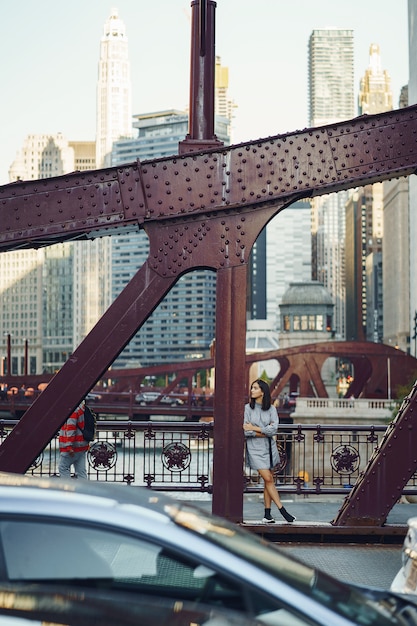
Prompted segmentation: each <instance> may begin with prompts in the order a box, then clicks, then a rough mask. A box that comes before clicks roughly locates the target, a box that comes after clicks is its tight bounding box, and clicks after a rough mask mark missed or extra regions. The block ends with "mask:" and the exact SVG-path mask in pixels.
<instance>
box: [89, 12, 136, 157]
mask: <svg viewBox="0 0 417 626" xmlns="http://www.w3.org/2000/svg"><path fill="white" fill-rule="evenodd" d="M131 136H132V86H131V82H130V64H129V55H128V40H127V36H126V28H125V25H124V23H123V21H122V20H121V19H120V18H119V14H118V11H117V9H112V10H111V13H110V16H109V18H108V19H107V20H106V23H105V24H104V31H103V36H102V38H101V43H100V61H99V68H98V83H97V134H96V165H97V168H102V167H107V166H108V165H110V154H111V151H112V146H113V142H114V141H117V140H118V139H120V138H121V137H131Z"/></svg>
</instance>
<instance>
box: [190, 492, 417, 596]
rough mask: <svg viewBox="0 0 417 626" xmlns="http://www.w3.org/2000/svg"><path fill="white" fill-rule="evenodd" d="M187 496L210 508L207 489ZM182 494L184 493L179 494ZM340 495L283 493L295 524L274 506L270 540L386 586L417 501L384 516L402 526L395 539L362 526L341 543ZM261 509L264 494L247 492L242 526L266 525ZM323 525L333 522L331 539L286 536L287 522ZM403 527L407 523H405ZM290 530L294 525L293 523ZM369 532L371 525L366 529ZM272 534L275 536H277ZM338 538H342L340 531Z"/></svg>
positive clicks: (342, 573) (323, 565)
mask: <svg viewBox="0 0 417 626" xmlns="http://www.w3.org/2000/svg"><path fill="white" fill-rule="evenodd" d="M188 496H189V494H187V498H186V500H187V501H190V502H192V503H193V504H195V505H197V506H199V507H201V508H203V509H204V510H209V511H211V496H210V495H208V494H196V497H195V498H194V497H192V498H190V497H188ZM183 499H184V498H183ZM343 500H344V498H343V497H340V498H337V497H334V496H331V497H327V496H291V497H290V496H285V495H284V496H283V497H282V502H283V504H284V506H285V508H286V509H287V510H288V511H289V512H290V513H291V514H292V515H295V516H296V518H297V519H296V521H295V522H294V523H293V524H288V523H287V522H285V521H284V519H283V518H282V517H281V515H280V514H279V513H278V511H277V510H276V507H275V508H273V509H272V514H273V515H274V517H275V520H276V523H275V524H270V525H268V526H267V529H266V530H267V531H272V528H271V527H274V533H275V534H274V539H273V542H274V543H275V544H276V545H278V546H279V548H280V549H281V550H283V551H284V552H286V553H288V554H290V555H291V556H293V557H295V558H296V559H298V560H300V561H302V562H303V563H305V564H306V565H310V566H312V567H316V568H317V569H319V570H322V571H324V572H326V573H328V574H330V575H331V576H333V577H334V578H336V579H338V580H342V581H346V582H352V583H355V584H358V585H367V586H370V587H377V588H380V589H389V587H390V585H391V582H392V581H393V579H394V578H395V576H396V574H397V572H398V570H399V569H400V568H401V550H402V541H403V538H402V537H403V535H404V532H405V528H406V527H407V523H408V520H409V519H410V518H411V517H417V503H412V504H409V503H406V502H404V503H403V502H401V503H397V504H395V506H394V507H393V509H392V510H391V511H390V513H389V515H388V518H387V522H386V524H387V525H394V526H395V525H399V526H400V527H402V533H401V536H400V537H398V538H397V540H396V542H394V543H390V542H389V541H388V542H387V543H385V541H384V540H383V541H384V542H380V541H378V540H377V541H376V542H375V540H374V539H373V538H371V536H369V542H368V541H367V536H366V533H367V529H366V528H364V530H363V536H362V537H361V538H360V541H358V543H356V542H355V541H354V542H352V541H349V543H346V542H345V543H343V541H340V542H339V540H338V531H337V529H336V528H335V527H331V523H330V522H331V521H332V520H333V519H334V518H335V517H336V516H337V513H338V511H339V509H340V507H341V506H342V503H343ZM263 514H264V509H263V499H262V495H261V494H245V495H244V506H243V517H244V524H243V526H244V527H247V528H248V530H253V528H254V526H255V525H259V527H260V529H261V528H264V525H263V524H262V521H261V520H262V517H263ZM317 526H320V527H326V526H329V528H330V527H331V528H332V533H333V534H332V536H333V541H332V539H328V540H327V541H326V542H325V543H323V542H322V541H321V540H320V535H316V536H313V537H312V538H311V539H310V540H307V541H306V540H305V538H304V540H303V541H301V540H297V538H296V535H291V536H289V535H288V533H287V532H286V531H288V532H290V528H289V527H304V528H307V529H308V528H309V527H310V528H312V527H317ZM404 527H405V528H404ZM293 530H294V531H295V530H296V528H294V529H293ZM370 532H371V531H370ZM276 537H278V538H277V539H276ZM339 539H342V538H341V537H339Z"/></svg>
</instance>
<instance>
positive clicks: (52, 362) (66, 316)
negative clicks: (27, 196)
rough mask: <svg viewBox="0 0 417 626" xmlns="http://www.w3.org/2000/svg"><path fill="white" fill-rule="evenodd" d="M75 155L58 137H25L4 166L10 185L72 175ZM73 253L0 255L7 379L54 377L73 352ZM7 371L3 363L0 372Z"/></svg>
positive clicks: (65, 248) (61, 249) (69, 248)
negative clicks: (7, 166)
mask: <svg viewBox="0 0 417 626" xmlns="http://www.w3.org/2000/svg"><path fill="white" fill-rule="evenodd" d="M75 155H76V150H75V147H74V146H71V145H70V144H69V142H68V140H67V139H66V138H65V137H64V136H63V135H62V134H61V133H58V134H56V135H46V134H45V135H28V136H27V137H26V139H25V141H24V143H23V146H22V148H21V150H20V151H19V152H18V154H17V156H16V159H15V161H14V162H13V163H12V165H11V167H10V170H9V178H10V182H13V181H14V180H38V179H41V178H51V177H54V176H61V175H62V174H66V173H68V172H72V171H74V169H75V159H76V157H75ZM73 250H74V244H72V243H62V244H55V245H53V246H49V247H46V248H40V249H39V250H16V251H12V252H4V253H2V254H1V255H0V285H1V289H2V298H1V305H0V346H1V351H2V353H3V354H5V353H6V338H7V337H8V336H10V343H11V363H10V372H11V373H12V374H23V373H24V371H25V370H27V371H28V372H29V373H41V372H43V371H47V372H54V371H56V370H57V369H59V367H60V366H61V365H62V363H63V362H64V361H65V359H66V356H67V355H68V354H69V353H70V352H71V351H72V349H73V308H72V305H73V291H72V288H73V274H72V271H73ZM26 343H27V351H26V347H25V344H26ZM25 354H27V357H28V363H26V364H25V363H24V359H25ZM8 367H9V366H8V364H6V367H5V365H4V364H3V371H5V372H9V369H8Z"/></svg>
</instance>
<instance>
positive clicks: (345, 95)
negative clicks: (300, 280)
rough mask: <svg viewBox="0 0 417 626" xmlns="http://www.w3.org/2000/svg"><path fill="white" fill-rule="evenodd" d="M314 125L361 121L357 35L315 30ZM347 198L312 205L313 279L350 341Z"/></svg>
mask: <svg viewBox="0 0 417 626" xmlns="http://www.w3.org/2000/svg"><path fill="white" fill-rule="evenodd" d="M308 51H309V58H308V77H309V113H310V114H309V118H310V119H309V125H310V126H321V125H324V124H331V123H333V122H340V121H343V120H347V119H351V118H352V117H354V116H355V103H354V50H353V31H352V30H347V29H320V30H314V31H313V32H312V33H311V35H310V39H309V48H308ZM346 199H347V192H340V193H338V194H329V195H327V196H322V197H320V198H317V199H314V200H313V202H312V221H311V226H312V277H313V278H314V279H315V280H319V281H320V282H322V283H323V284H324V285H325V287H326V288H327V289H328V290H329V292H330V294H331V296H332V297H333V299H334V303H335V311H334V326H335V329H336V332H337V336H338V338H344V335H345V309H344V303H345V277H344V269H345V268H344V259H345V250H344V245H345V220H344V205H345V202H346Z"/></svg>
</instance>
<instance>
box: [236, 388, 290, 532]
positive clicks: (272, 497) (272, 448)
mask: <svg viewBox="0 0 417 626" xmlns="http://www.w3.org/2000/svg"><path fill="white" fill-rule="evenodd" d="M278 423H279V422H278V413H277V410H276V408H275V407H274V406H273V405H271V393H270V391H269V386H268V385H267V383H266V382H265V381H264V380H260V379H258V380H255V381H254V382H253V383H252V385H251V388H250V401H249V403H248V404H246V405H245V416H244V420H243V430H244V433H245V437H246V449H247V456H248V463H249V466H250V467H251V469H253V470H257V471H258V473H259V475H260V476H261V478H262V479H263V481H264V503H265V516H264V518H263V520H262V521H263V522H265V523H267V524H273V523H274V522H275V520H274V518H273V517H272V515H271V503H272V502H274V503H275V504H276V505H277V507H278V510H279V512H280V513H281V515H282V517H283V518H284V519H285V520H286V521H287V522H293V521H294V520H295V517H294V516H293V515H291V514H290V513H288V511H287V510H286V509H285V508H284V507H283V505H282V502H281V498H280V497H279V493H278V491H277V488H276V486H275V480H274V474H273V471H272V470H273V468H274V466H275V465H277V463H279V454H278V449H277V446H276V443H275V440H274V439H273V438H272V437H273V436H274V435H276V434H277V430H278Z"/></svg>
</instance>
